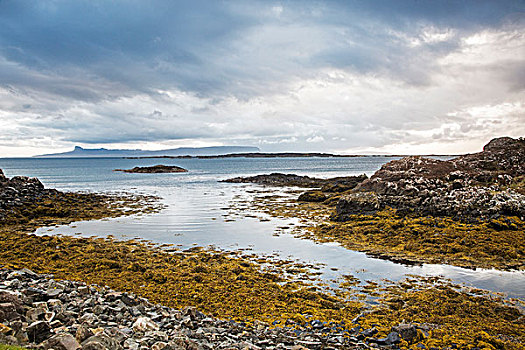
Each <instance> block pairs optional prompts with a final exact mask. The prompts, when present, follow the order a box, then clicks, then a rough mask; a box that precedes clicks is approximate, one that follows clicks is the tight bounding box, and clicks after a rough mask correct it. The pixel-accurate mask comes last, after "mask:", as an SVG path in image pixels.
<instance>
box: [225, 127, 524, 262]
mask: <svg viewBox="0 0 525 350" xmlns="http://www.w3.org/2000/svg"><path fill="white" fill-rule="evenodd" d="M337 179H338V178H336V179H311V178H308V177H306V176H297V175H293V174H288V175H284V174H269V175H257V176H252V177H246V178H234V179H230V180H226V181H227V182H234V183H245V182H250V183H257V184H262V185H267V186H274V187H276V186H278V187H282V186H302V187H315V188H316V189H315V190H309V191H306V192H303V193H301V194H300V195H299V196H298V197H297V196H296V195H295V196H296V197H295V198H294V199H291V200H288V201H285V202H282V201H279V200H275V198H278V197H272V196H265V197H259V198H258V199H257V201H255V202H254V203H252V207H254V208H256V210H260V211H263V212H265V213H267V214H270V215H273V216H282V217H295V218H300V219H302V220H303V221H305V222H308V225H307V226H308V229H307V230H302V231H300V232H297V234H296V235H297V236H299V237H301V238H310V239H314V240H318V241H321V242H333V241H335V242H338V243H340V244H342V245H343V246H344V247H346V248H349V249H352V250H359V251H363V252H367V253H368V254H370V255H372V256H374V257H381V258H386V259H389V260H392V261H396V262H403V263H410V264H421V263H423V262H429V263H444V264H452V265H456V266H461V267H466V268H476V267H483V268H499V269H504V270H521V269H525V253H524V249H525V245H524V241H525V221H524V220H525V140H523V139H512V138H509V137H503V138H498V139H494V140H492V141H490V142H489V143H488V144H487V145H486V146H485V147H484V148H483V151H482V152H479V153H475V154H468V155H464V156H459V157H457V158H453V159H451V160H446V161H443V160H436V159H430V158H423V157H419V156H411V157H405V158H402V159H399V160H393V161H391V162H389V163H387V164H385V165H383V166H382V167H381V169H379V170H378V171H377V172H376V173H374V174H373V175H372V176H371V177H370V178H366V177H354V179H353V180H355V181H354V182H353V183H351V185H350V186H340V185H339V184H337ZM343 179H346V178H343ZM323 181H324V182H323ZM327 184H328V185H327ZM290 192H294V191H290Z"/></svg>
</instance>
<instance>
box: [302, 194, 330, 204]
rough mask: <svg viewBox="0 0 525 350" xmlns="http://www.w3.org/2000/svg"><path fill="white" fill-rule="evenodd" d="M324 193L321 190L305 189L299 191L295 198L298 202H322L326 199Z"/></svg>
mask: <svg viewBox="0 0 525 350" xmlns="http://www.w3.org/2000/svg"><path fill="white" fill-rule="evenodd" d="M327 198H328V197H326V195H325V194H324V193H323V192H321V191H307V192H304V193H301V194H300V195H299V198H297V200H298V201H299V202H323V201H325V200H326V199H327Z"/></svg>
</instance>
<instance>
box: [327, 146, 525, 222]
mask: <svg viewBox="0 0 525 350" xmlns="http://www.w3.org/2000/svg"><path fill="white" fill-rule="evenodd" d="M524 174H525V141H524V140H523V139H512V138H509V137H503V138H498V139H494V140H492V141H490V142H489V143H488V144H487V145H486V146H485V147H484V149H483V151H482V152H479V153H475V154H468V155H464V156H459V157H457V158H454V159H451V160H437V159H430V158H424V157H420V156H411V157H405V158H402V159H399V160H394V161H391V162H389V163H387V164H385V165H383V166H382V167H381V169H380V170H378V171H377V172H376V173H375V174H374V175H373V176H372V177H371V178H370V179H367V180H365V181H363V182H362V183H360V184H359V185H358V186H357V187H356V188H355V191H356V192H359V193H360V192H369V193H374V194H375V195H377V199H378V200H379V203H378V205H377V208H376V211H377V210H381V209H384V208H386V207H392V208H395V209H396V210H398V212H399V213H400V214H411V213H413V214H417V215H433V216H451V217H455V218H458V219H462V220H467V221H469V220H478V219H491V218H495V217H498V216H501V215H506V216H518V217H520V218H524V217H525V195H523V194H522V193H520V191H519V190H515V189H514V188H512V185H513V184H514V183H515V182H516V180H519V179H520V178H522V177H523V176H524ZM357 198H360V197H359V196H356V195H349V196H344V197H342V198H341V199H340V200H339V202H338V204H337V216H336V218H337V219H338V220H345V218H346V217H347V216H348V215H351V214H355V213H370V212H371V211H370V206H369V205H368V204H364V205H363V207H362V209H361V210H359V208H358V207H356V205H357V203H356V199H357Z"/></svg>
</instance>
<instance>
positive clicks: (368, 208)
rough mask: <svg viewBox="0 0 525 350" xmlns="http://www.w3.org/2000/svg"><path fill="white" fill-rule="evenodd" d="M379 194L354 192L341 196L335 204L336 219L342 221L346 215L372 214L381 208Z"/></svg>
mask: <svg viewBox="0 0 525 350" xmlns="http://www.w3.org/2000/svg"><path fill="white" fill-rule="evenodd" d="M380 198H381V197H380V196H379V195H377V194H376V193H373V192H355V193H351V194H349V195H346V196H343V197H341V198H340V199H339V201H338V202H337V206H336V212H337V216H336V220H337V221H344V220H345V219H346V218H347V216H348V215H354V214H374V213H376V212H377V211H378V210H380V209H381V207H382V206H381V201H380Z"/></svg>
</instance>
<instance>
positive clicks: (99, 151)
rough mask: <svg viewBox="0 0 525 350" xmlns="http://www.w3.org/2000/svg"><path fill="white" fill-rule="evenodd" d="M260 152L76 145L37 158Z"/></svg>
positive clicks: (248, 148) (246, 148) (247, 148)
mask: <svg viewBox="0 0 525 350" xmlns="http://www.w3.org/2000/svg"><path fill="white" fill-rule="evenodd" d="M253 152H259V148H258V147H251V146H215V147H179V148H173V149H164V150H158V151H146V150H141V149H107V148H82V147H80V146H76V147H75V148H74V149H73V151H70V152H63V153H51V154H42V155H37V156H35V158H97V157H100V158H104V157H117V158H120V157H156V156H168V157H170V156H217V155H224V154H229V153H253Z"/></svg>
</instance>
